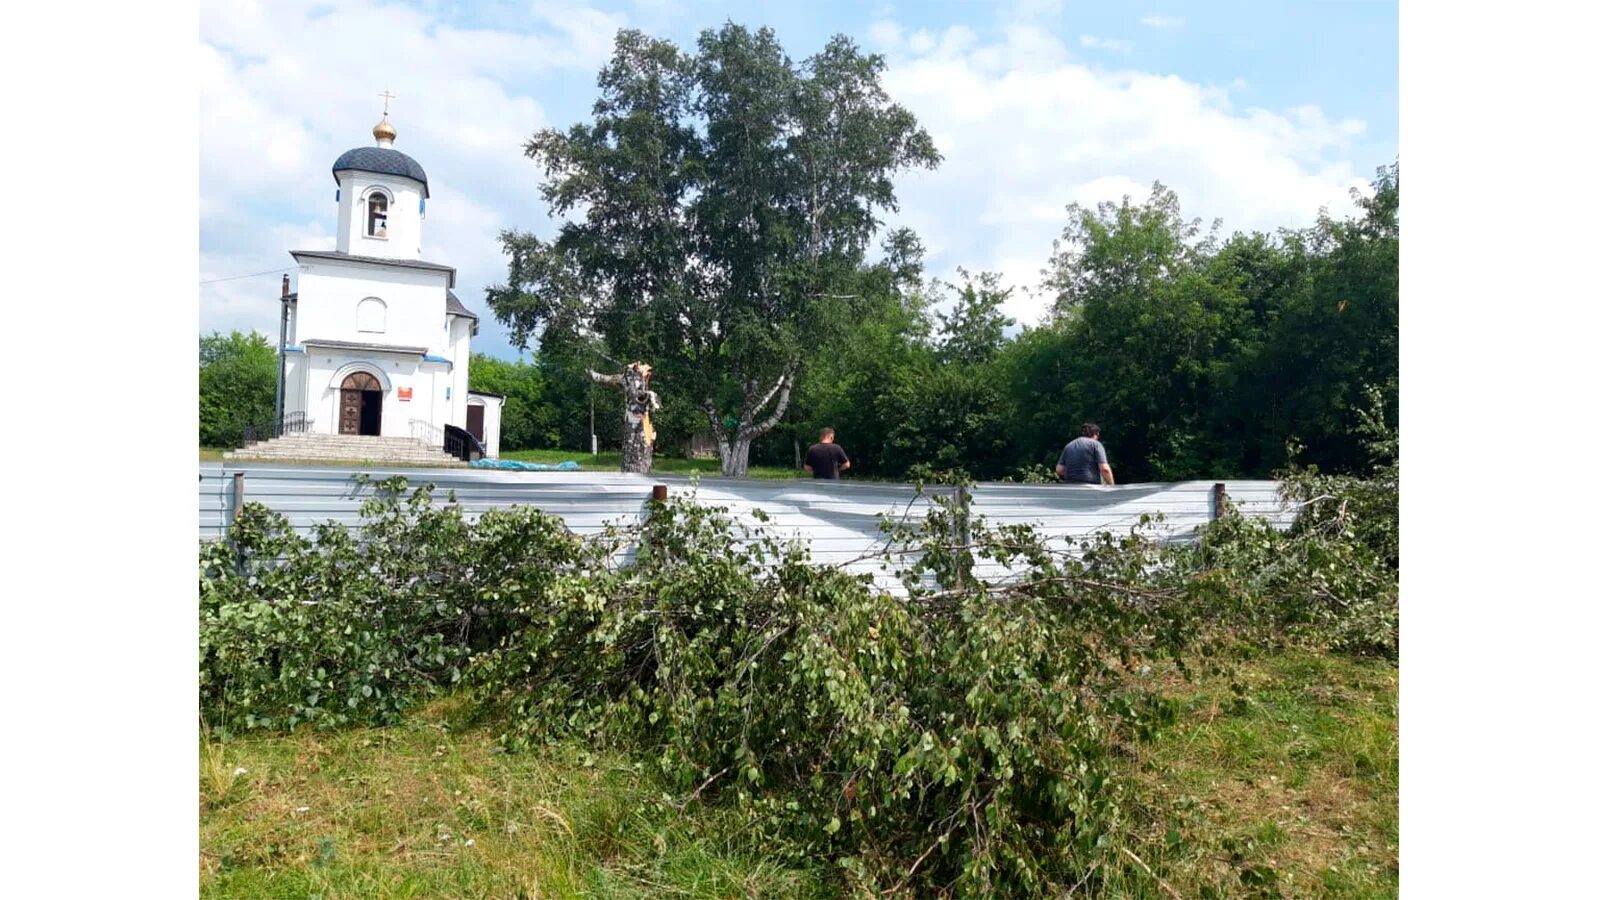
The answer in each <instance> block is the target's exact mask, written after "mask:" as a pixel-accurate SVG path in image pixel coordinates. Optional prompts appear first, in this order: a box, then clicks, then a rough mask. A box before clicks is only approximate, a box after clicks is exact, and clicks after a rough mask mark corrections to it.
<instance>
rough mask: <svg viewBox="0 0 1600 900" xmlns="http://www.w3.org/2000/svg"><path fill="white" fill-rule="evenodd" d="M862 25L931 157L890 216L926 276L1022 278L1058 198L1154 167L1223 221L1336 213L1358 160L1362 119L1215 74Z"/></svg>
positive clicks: (1024, 38) (1025, 302) (1028, 310)
mask: <svg viewBox="0 0 1600 900" xmlns="http://www.w3.org/2000/svg"><path fill="white" fill-rule="evenodd" d="M872 34H873V35H874V36H875V37H878V38H883V39H886V40H883V41H882V43H881V44H880V49H881V50H882V51H883V52H885V53H886V55H887V57H888V60H889V65H888V72H887V75H886V84H887V88H888V90H889V93H890V95H891V96H893V97H894V98H895V99H896V100H898V101H899V102H901V103H903V104H904V105H905V106H907V107H908V108H909V109H910V110H911V111H912V112H914V113H915V114H916V115H917V117H918V118H919V119H920V120H921V121H922V123H923V125H924V126H925V127H926V128H927V129H928V131H929V133H930V134H932V135H933V138H934V142H935V144H936V145H937V146H938V147H939V150H940V151H941V152H942V153H943V154H944V157H945V161H944V163H943V165H941V166H940V167H939V169H937V170H936V171H933V172H927V173H924V172H918V173H914V174H911V175H909V176H907V177H904V178H902V179H901V181H900V183H899V195H900V199H901V213H900V214H899V216H898V217H897V220H898V222H899V223H900V224H905V225H909V226H911V227H912V228H915V229H916V230H917V232H918V233H919V234H921V235H922V237H923V240H924V241H925V243H926V244H927V246H928V248H929V251H930V268H931V269H932V270H933V271H934V272H935V273H936V274H940V275H945V276H947V277H948V276H949V275H953V273H954V271H955V268H956V266H958V265H960V266H965V267H966V268H967V269H969V270H979V269H987V270H997V271H1000V272H1002V273H1003V275H1004V276H1005V280H1006V282H1007V283H1008V284H1011V285H1015V286H1022V287H1026V286H1030V285H1033V284H1035V283H1037V281H1038V275H1039V270H1040V269H1041V268H1042V267H1043V266H1044V264H1045V262H1046V260H1047V259H1048V257H1049V254H1050V244H1051V241H1052V239H1054V238H1055V237H1056V236H1058V235H1059V234H1060V231H1061V227H1062V225H1063V224H1064V223H1065V219H1066V214H1065V207H1066V206H1067V204H1069V203H1073V202H1077V203H1081V204H1084V205H1088V206H1092V205H1093V204H1095V203H1097V202H1100V201H1117V200H1120V199H1121V198H1122V196H1123V195H1125V194H1128V195H1132V196H1133V197H1134V199H1135V200H1139V199H1142V198H1143V197H1144V196H1146V195H1147V194H1148V192H1149V188H1150V185H1151V183H1152V182H1154V181H1158V180H1159V181H1161V182H1162V183H1163V184H1166V185H1167V186H1169V187H1171V188H1173V189H1174V190H1175V191H1176V192H1177V193H1178V196H1179V198H1180V200H1181V201H1182V203H1183V206H1184V210H1185V215H1186V216H1190V217H1202V218H1204V219H1205V220H1206V221H1208V222H1209V221H1210V220H1212V219H1214V218H1218V217H1220V218H1222V219H1223V230H1224V232H1225V233H1226V232H1229V231H1233V230H1264V231H1271V230H1274V229H1276V228H1278V227H1280V226H1304V225H1309V224H1311V223H1312V222H1314V221H1315V218H1316V215H1317V212H1318V209H1319V208H1322V207H1327V208H1329V209H1330V211H1333V212H1335V213H1336V214H1337V213H1339V212H1342V211H1345V210H1347V209H1348V208H1349V207H1348V204H1349V190H1350V188H1351V187H1352V186H1360V185H1364V184H1365V183H1366V180H1367V178H1368V176H1370V175H1371V174H1372V173H1371V172H1367V171H1358V170H1357V168H1356V167H1355V166H1354V165H1353V164H1352V163H1351V161H1350V153H1349V150H1350V141H1351V139H1352V138H1354V137H1356V136H1357V135H1359V134H1361V133H1362V131H1363V130H1364V127H1365V126H1364V124H1363V123H1362V122H1360V121H1359V120H1355V119H1337V120H1335V119H1331V118H1329V117H1328V116H1327V115H1326V114H1324V113H1323V112H1322V111H1321V109H1319V108H1318V107H1317V106H1315V105H1304V106H1299V107H1296V108H1293V109H1287V110H1277V111H1273V110H1266V109H1259V108H1253V107H1246V108H1240V107H1239V106H1238V105H1237V104H1236V103H1235V101H1234V98H1233V90H1232V89H1231V88H1230V87H1228V86H1215V85H1207V84H1198V83H1194V82H1190V81H1186V80H1184V79H1182V78H1179V77H1176V76H1172V75H1161V74H1156V73H1151V72H1142V71H1136V70H1132V69H1121V68H1106V67H1102V66H1100V65H1096V64H1091V63H1088V62H1085V61H1084V60H1082V59H1078V58H1075V57H1074V56H1073V55H1072V54H1071V53H1070V52H1069V51H1068V50H1067V48H1066V47H1065V46H1064V45H1063V44H1062V43H1061V42H1060V41H1058V40H1057V39H1055V38H1054V37H1052V36H1050V35H1049V34H1047V33H1045V32H1043V31H1040V30H1038V29H1034V28H1031V27H1026V26H1019V27H1015V28H1012V29H1010V30H1009V31H1008V32H1007V33H1006V34H1005V35H1004V36H1003V37H1001V38H999V39H997V40H994V41H990V42H980V41H976V40H974V39H973V38H972V36H971V33H970V32H966V31H965V30H962V31H959V32H958V31H957V30H955V29H951V30H950V31H949V32H946V33H943V34H931V35H929V34H925V33H924V37H923V39H922V40H921V41H918V42H913V41H912V40H911V39H910V37H908V36H906V35H905V31H904V29H899V28H896V27H894V26H892V25H890V24H887V23H884V24H880V25H879V26H876V27H874V29H873V31H872ZM1046 305H1047V304H1046V302H1045V300H1044V299H1043V298H1039V297H1029V296H1027V295H1026V294H1025V293H1024V292H1022V291H1019V292H1017V293H1016V294H1014V295H1013V301H1012V305H1011V306H1010V307H1009V308H1008V310H1007V311H1008V312H1009V313H1010V314H1011V315H1012V316H1014V317H1016V318H1018V319H1019V320H1020V321H1023V322H1027V323H1031V322H1034V321H1037V320H1038V318H1039V316H1040V314H1041V313H1042V311H1043V310H1044V308H1045V306H1046Z"/></svg>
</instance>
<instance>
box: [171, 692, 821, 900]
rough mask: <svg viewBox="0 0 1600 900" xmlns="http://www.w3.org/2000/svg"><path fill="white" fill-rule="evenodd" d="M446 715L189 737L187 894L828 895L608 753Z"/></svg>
mask: <svg viewBox="0 0 1600 900" xmlns="http://www.w3.org/2000/svg"><path fill="white" fill-rule="evenodd" d="M451 721H452V715H451V712H450V702H449V701H444V702H441V703H436V704H434V705H433V706H430V707H428V708H426V709H424V710H422V711H420V712H419V713H418V714H416V715H414V716H412V718H411V719H410V720H409V721H407V722H406V723H405V724H403V725H400V726H397V727H392V728H382V729H355V730H351V731H345V732H337V733H310V732H303V733H300V734H294V735H290V736H277V737H264V738H249V739H237V740H234V741H230V742H228V743H227V744H225V745H222V746H221V747H220V748H219V747H218V746H217V745H214V744H213V745H210V746H209V747H202V751H201V779H200V784H201V829H200V852H201V864H200V893H201V896H203V897H230V898H234V897H244V898H249V897H309V896H322V897H326V898H334V897H362V898H367V897H385V898H386V897H419V898H420V897H429V898H432V897H528V898H532V897H579V896H583V897H616V898H633V897H640V898H643V897H661V896H685V897H808V896H823V895H824V894H823V892H822V889H821V887H820V885H821V882H820V879H819V877H818V876H817V874H816V873H814V872H809V871H806V870H803V869H793V868H786V867H784V866H782V865H779V864H777V863H775V862H773V861H771V860H769V859H766V858H764V857H763V856H762V855H761V854H760V853H759V848H755V847H751V846H748V844H747V842H746V840H745V839H744V837H743V836H742V835H741V833H740V831H739V830H738V828H737V827H736V826H735V825H734V824H733V823H732V822H730V821H728V819H727V814H726V813H722V812H718V811H716V810H706V809H704V808H702V807H698V806H696V807H694V808H693V809H692V810H691V811H690V812H689V813H683V812H680V811H679V810H678V809H677V804H676V802H674V801H670V800H666V799H663V798H664V795H663V793H662V791H661V788H660V786H659V785H658V784H657V783H656V782H655V781H654V780H653V779H652V778H651V777H649V776H647V775H645V774H643V773H642V771H641V770H640V769H638V768H635V767H633V766H630V765H627V764H625V763H624V762H623V761H621V760H618V759H606V758H602V759H600V760H598V761H597V762H594V763H592V764H590V765H584V764H583V763H582V762H580V753H579V752H578V748H575V747H570V746H564V747H557V748H553V749H551V750H549V751H548V752H543V753H520V754H505V753H500V752H498V748H497V747H496V746H495V741H494V738H493V736H492V733H491V732H488V731H485V730H482V729H474V728H467V729H464V730H457V729H456V728H454V727H452V724H451ZM240 768H242V769H244V770H245V771H244V772H243V773H242V774H239V775H237V776H235V775H233V773H234V772H235V771H237V770H238V769H240Z"/></svg>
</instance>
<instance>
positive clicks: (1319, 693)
mask: <svg viewBox="0 0 1600 900" xmlns="http://www.w3.org/2000/svg"><path fill="white" fill-rule="evenodd" d="M1150 677H1151V678H1152V679H1155V680H1156V683H1158V684H1159V685H1160V686H1161V687H1162V688H1163V690H1164V691H1165V693H1167V694H1168V695H1169V696H1171V697H1173V698H1175V699H1176V700H1177V702H1178V703H1179V704H1180V708H1181V713H1180V716H1179V721H1178V723H1177V724H1176V725H1175V726H1173V727H1171V728H1169V729H1168V730H1166V731H1165V732H1164V733H1163V734H1162V735H1161V736H1159V737H1158V738H1157V739H1156V740H1154V741H1153V742H1151V743H1148V744H1144V745H1141V746H1140V747H1139V748H1137V750H1136V752H1134V753H1132V754H1131V755H1129V756H1128V757H1127V758H1126V759H1125V760H1124V761H1123V768H1124V774H1125V775H1126V776H1127V777H1128V779H1129V781H1130V789H1129V792H1128V803H1127V808H1128V810H1129V814H1130V819H1131V825H1132V828H1131V831H1130V833H1129V834H1128V835H1127V836H1126V839H1125V842H1124V843H1123V844H1122V845H1121V846H1118V847H1117V848H1116V851H1115V852H1114V853H1113V855H1112V857H1111V858H1110V859H1108V860H1106V861H1105V863H1104V865H1103V867H1102V868H1101V870H1100V871H1099V872H1098V873H1097V876H1098V877H1097V878H1096V879H1095V882H1096V883H1095V884H1094V885H1093V886H1092V888H1091V889H1092V890H1093V892H1094V894H1095V895H1097V896H1103V897H1151V898H1160V897H1165V898H1170V897H1173V896H1178V897H1184V898H1197V897H1198V898H1204V897H1277V896H1283V897H1394V896H1396V895H1397V894H1398V890H1399V808H1398V796H1399V792H1398V789H1399V742H1398V730H1399V727H1398V682H1399V677H1398V670H1397V669H1396V668H1395V667H1394V666H1393V665H1392V664H1389V663H1384V662H1378V661H1369V660H1351V659H1348V658H1342V657H1337V656H1326V655H1321V654H1312V653H1304V652H1297V653H1289V654H1283V655H1278V656H1272V657H1267V658H1263V659H1259V660H1254V661H1249V662H1245V663H1241V664H1239V668H1238V671H1237V673H1236V675H1235V676H1234V677H1235V678H1236V679H1237V680H1238V681H1240V682H1241V683H1243V684H1244V685H1246V686H1247V687H1248V691H1247V694H1248V696H1249V698H1250V699H1249V700H1248V701H1246V702H1242V703H1241V702H1238V701H1237V700H1236V698H1235V695H1234V693H1233V692H1232V691H1231V690H1230V688H1229V679H1228V678H1226V677H1213V678H1207V679H1200V680H1198V681H1196V682H1185V681H1183V680H1181V679H1179V678H1177V677H1175V676H1173V675H1171V674H1170V673H1162V672H1157V673H1154V674H1152V675H1151V676H1150ZM453 704H454V701H451V700H445V701H441V702H439V703H435V704H433V705H431V706H429V707H427V708H425V709H423V710H421V711H419V712H418V713H417V714H415V715H413V716H412V717H411V718H410V719H409V720H408V721H407V722H406V723H404V724H402V725H399V726H396V727H392V728H367V729H354V730H350V731H343V732H333V733H327V732H322V733H316V732H305V731H302V732H301V733H297V734H293V735H288V736H266V737H253V738H245V739H238V740H234V741H230V742H228V743H227V744H225V745H220V746H219V745H216V744H209V745H206V746H204V747H202V749H201V765H200V779H199V781H200V793H201V828H200V838H201V869H200V888H201V894H202V896H205V897H246V898H248V897H307V896H322V897H327V898H334V897H530V898H531V897H578V896H583V897H618V898H622V897H629V898H631V897H669V896H687V897H821V896H832V895H833V894H834V892H835V891H837V890H838V886H839V885H838V882H837V880H836V879H835V878H834V877H833V875H834V873H833V872H831V871H830V870H828V869H827V868H826V867H825V866H822V865H820V864H819V865H818V866H817V867H816V868H814V869H805V868H796V867H791V866H785V865H783V864H781V863H780V862H778V861H776V860H775V859H774V858H772V857H771V856H770V855H768V854H764V853H763V852H762V851H763V849H764V848H761V847H754V846H751V845H750V843H749V839H748V838H746V837H745V836H744V835H743V834H742V833H741V832H740V830H739V828H738V826H737V823H736V822H735V821H733V819H732V818H731V816H730V814H729V813H728V812H727V811H725V810H719V809H717V808H714V807H713V808H707V807H702V806H698V805H696V806H692V807H689V808H688V809H687V811H685V810H682V809H680V806H679V804H680V802H681V798H680V799H674V798H672V797H669V796H667V795H665V794H664V793H663V791H662V788H661V786H660V784H659V783H658V782H657V781H655V780H654V779H653V778H652V777H650V776H649V775H648V774H646V773H645V771H644V770H643V769H642V768H640V767H636V766H634V765H632V764H630V763H629V762H628V761H626V760H623V759H621V758H617V757H610V758H605V757H602V758H601V759H599V760H598V761H594V762H590V763H589V764H585V755H584V754H583V753H582V752H581V751H582V750H583V748H580V747H575V746H571V745H562V746H557V747H553V748H549V749H547V750H546V751H544V752H539V753H522V754H505V753H501V752H498V748H497V747H496V741H495V740H494V737H493V732H492V731H488V730H485V729H483V728H479V727H464V726H460V725H459V724H457V723H458V722H459V719H460V717H459V715H457V714H456V711H455V709H454V705H453ZM239 768H243V769H245V770H246V771H245V772H244V773H242V774H238V775H235V774H234V772H235V771H236V770H237V769H239ZM468 841H471V842H472V843H471V844H470V845H469V844H468V843H467V842H468Z"/></svg>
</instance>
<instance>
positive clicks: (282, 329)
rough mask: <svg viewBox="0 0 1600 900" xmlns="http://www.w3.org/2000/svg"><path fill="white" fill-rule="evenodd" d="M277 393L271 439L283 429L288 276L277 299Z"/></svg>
mask: <svg viewBox="0 0 1600 900" xmlns="http://www.w3.org/2000/svg"><path fill="white" fill-rule="evenodd" d="M278 308H279V316H278V391H277V400H276V403H275V404H274V407H273V419H272V437H277V436H278V432H279V430H280V429H282V428H283V376H284V365H285V359H284V355H283V351H284V348H285V347H286V346H288V343H287V342H288V340H289V276H288V274H287V273H285V274H284V276H283V293H282V295H281V296H280V297H279V298H278Z"/></svg>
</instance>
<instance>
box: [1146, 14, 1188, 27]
mask: <svg viewBox="0 0 1600 900" xmlns="http://www.w3.org/2000/svg"><path fill="white" fill-rule="evenodd" d="M1139 24H1140V25H1143V26H1145V27H1147V28H1182V27H1183V18H1182V17H1181V16H1158V15H1155V14H1153V13H1152V14H1150V15H1147V16H1144V17H1142V18H1140V19H1139Z"/></svg>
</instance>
